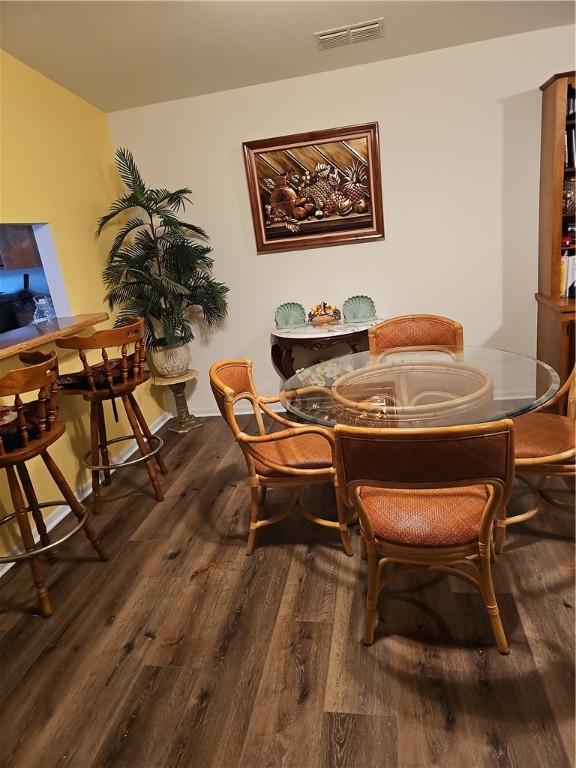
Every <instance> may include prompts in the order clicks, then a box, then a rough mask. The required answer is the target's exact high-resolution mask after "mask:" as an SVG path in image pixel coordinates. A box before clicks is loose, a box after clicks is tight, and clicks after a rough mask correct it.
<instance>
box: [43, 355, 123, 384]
mask: <svg viewBox="0 0 576 768" xmlns="http://www.w3.org/2000/svg"><path fill="white" fill-rule="evenodd" d="M126 362H127V363H128V377H129V378H131V377H132V375H133V371H134V355H133V354H132V355H128V357H127V358H126ZM109 364H110V369H111V374H112V382H113V383H114V384H122V360H121V359H120V358H115V359H113V360H110V361H109ZM90 367H91V369H92V376H93V377H94V386H95V387H96V389H108V388H109V387H108V381H107V379H106V374H105V372H104V363H98V364H97V365H92V366H90ZM58 387H59V388H60V389H63V390H66V389H81V390H82V389H85V390H88V391H89V390H90V384H89V382H88V377H87V376H86V374H85V373H84V371H74V372H73V373H63V374H62V375H61V376H59V377H58Z"/></svg>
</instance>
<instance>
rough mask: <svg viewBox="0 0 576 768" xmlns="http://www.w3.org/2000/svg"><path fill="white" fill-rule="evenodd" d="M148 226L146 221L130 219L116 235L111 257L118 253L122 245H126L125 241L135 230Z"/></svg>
mask: <svg viewBox="0 0 576 768" xmlns="http://www.w3.org/2000/svg"><path fill="white" fill-rule="evenodd" d="M144 226H146V225H145V223H144V221H142V219H139V218H134V219H128V221H127V222H126V223H125V224H123V225H122V226H121V227H120V229H119V230H118V232H117V233H116V236H115V238H114V242H113V243H112V247H111V248H110V255H114V254H115V253H116V251H118V250H119V249H120V248H121V247H122V245H123V244H124V240H125V239H126V238H127V237H128V235H129V234H130V233H131V232H133V231H134V230H135V229H138V228H139V227H144Z"/></svg>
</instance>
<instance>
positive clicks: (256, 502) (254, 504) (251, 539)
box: [246, 486, 260, 555]
mask: <svg viewBox="0 0 576 768" xmlns="http://www.w3.org/2000/svg"><path fill="white" fill-rule="evenodd" d="M259 510H260V488H259V487H258V486H252V487H251V488H250V527H249V529H248V542H247V544H246V554H247V555H251V554H252V552H254V547H255V546H256V531H257V529H258V526H257V522H258V512H259Z"/></svg>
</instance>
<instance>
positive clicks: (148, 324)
mask: <svg viewBox="0 0 576 768" xmlns="http://www.w3.org/2000/svg"><path fill="white" fill-rule="evenodd" d="M116 168H117V169H118V173H119V175H120V178H121V179H122V181H123V182H124V184H125V185H126V187H127V191H126V193H125V194H124V195H122V197H120V198H119V199H118V200H116V201H115V202H114V203H113V204H112V205H111V207H110V210H109V211H108V212H107V213H106V214H105V215H104V216H102V217H101V218H100V220H99V221H98V228H97V230H96V234H97V236H99V235H100V234H101V233H102V230H103V229H104V227H106V225H107V224H108V223H109V222H111V221H113V220H116V219H118V218H120V219H121V224H120V228H119V229H118V231H117V233H116V236H115V237H114V241H113V243H112V247H111V249H110V253H109V257H108V264H107V266H106V268H105V269H104V273H103V277H104V284H105V286H106V289H107V293H106V299H107V300H108V305H109V306H110V309H111V310H117V315H116V321H115V324H116V325H122V324H123V323H125V322H127V321H128V320H129V319H130V318H133V317H136V316H138V317H143V318H144V321H145V342H146V347H147V349H148V351H149V353H150V356H151V359H152V363H153V365H154V367H155V368H156V370H157V371H158V373H159V374H160V375H161V376H178V375H181V374H182V373H185V372H186V371H187V370H188V367H189V348H188V343H189V342H190V341H192V340H193V339H194V333H193V330H192V322H193V321H195V320H196V319H200V318H203V320H204V322H205V323H206V324H207V325H208V326H214V325H216V324H218V323H220V322H221V321H222V320H223V319H224V318H225V317H226V313H227V300H226V294H227V293H228V287H227V286H226V285H224V283H220V282H218V281H217V280H215V279H214V278H213V277H212V266H213V259H212V258H211V257H210V255H209V254H210V253H211V250H212V249H211V248H210V247H209V246H208V245H207V244H206V243H207V242H208V236H207V235H206V233H205V232H204V231H203V230H202V229H201V228H200V227H197V226H195V225H193V224H189V223H187V222H185V221H182V220H181V219H180V218H179V216H178V214H179V213H180V212H181V211H184V210H185V207H186V204H187V203H191V200H190V197H189V195H190V194H191V190H190V189H187V188H183V189H177V190H175V191H174V192H170V191H168V190H167V189H153V188H151V187H147V186H146V184H145V183H144V181H143V179H142V176H141V174H140V172H139V170H138V168H137V166H136V163H135V161H134V158H133V156H132V153H131V152H130V151H129V150H128V149H122V148H120V149H117V150H116Z"/></svg>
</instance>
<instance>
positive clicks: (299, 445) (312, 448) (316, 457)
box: [254, 435, 332, 477]
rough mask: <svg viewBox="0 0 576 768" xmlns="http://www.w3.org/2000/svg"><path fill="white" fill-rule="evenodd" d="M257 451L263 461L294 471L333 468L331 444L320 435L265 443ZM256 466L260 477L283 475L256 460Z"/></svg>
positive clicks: (300, 436) (298, 436)
mask: <svg viewBox="0 0 576 768" xmlns="http://www.w3.org/2000/svg"><path fill="white" fill-rule="evenodd" d="M257 451H258V453H259V454H260V456H262V458H263V459H266V460H268V461H271V462H273V463H274V464H281V465H283V466H286V467H291V468H293V469H324V468H326V469H329V468H330V467H331V466H332V451H331V450H330V443H329V442H328V441H327V440H325V439H324V438H323V437H321V436H320V435H296V436H295V437H287V438H285V439H284V440H278V441H276V442H270V443H263V444H261V445H259V446H258V447H257ZM254 466H255V469H256V472H257V473H258V474H259V475H264V476H266V477H271V476H277V475H281V474H282V473H280V472H277V471H276V470H274V469H272V468H271V467H269V466H267V465H266V464H264V463H263V462H261V461H258V459H256V458H255V459H254Z"/></svg>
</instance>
